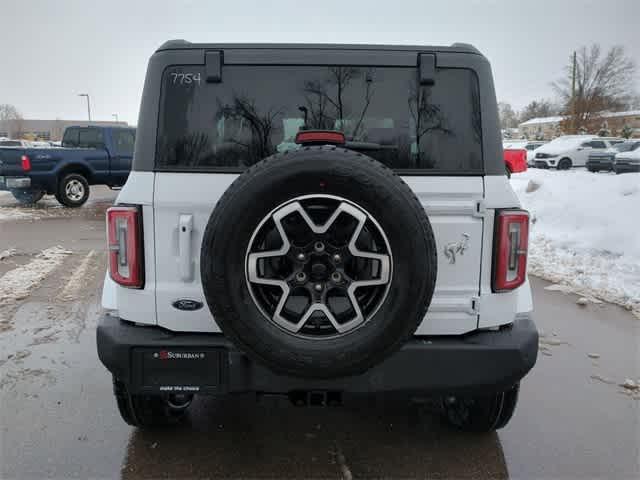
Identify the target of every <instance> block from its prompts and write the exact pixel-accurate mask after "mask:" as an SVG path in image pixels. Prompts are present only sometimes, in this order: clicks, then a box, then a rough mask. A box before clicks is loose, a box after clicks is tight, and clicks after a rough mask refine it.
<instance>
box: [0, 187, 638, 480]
mask: <svg viewBox="0 0 640 480" xmlns="http://www.w3.org/2000/svg"><path fill="white" fill-rule="evenodd" d="M114 198H115V193H114V192H111V191H110V190H108V189H106V188H93V189H92V196H91V198H90V200H89V202H88V203H87V204H86V205H85V206H84V207H83V208H80V209H65V208H61V207H59V205H58V204H57V202H55V200H53V199H51V198H49V197H47V198H46V199H45V200H44V201H42V202H40V204H39V205H38V207H37V208H24V207H19V206H18V205H17V204H16V203H15V201H14V199H13V197H11V196H10V195H8V194H6V193H1V194H0V291H2V293H3V295H2V296H1V297H0V332H1V333H0V403H1V409H0V412H1V413H0V415H1V419H0V424H1V425H2V432H1V433H0V439H1V440H2V441H1V457H0V463H1V465H2V470H1V472H0V476H1V477H2V478H42V477H55V478H69V477H79V478H87V477H93V478H107V477H108V478H112V477H118V476H122V477H125V478H158V477H167V478H176V477H191V478H196V477H198V478H206V477H297V478H300V477H327V478H362V477H371V476H375V477H434V478H445V477H446V478H461V477H466V478H507V477H512V478H542V477H544V478H558V477H564V478H566V477H574V478H575V477H580V478H584V477H590V478H591V477H605V478H638V476H639V475H640V466H639V447H640V436H639V433H638V432H640V420H639V419H640V395H639V393H638V390H631V389H627V388H624V387H622V386H621V385H620V384H622V383H623V382H624V381H625V379H632V380H634V381H638V379H639V377H640V349H639V347H638V345H640V321H639V320H638V319H637V318H635V317H634V316H633V315H632V314H631V313H629V312H628V311H626V310H624V309H622V308H620V307H617V306H613V305H608V304H604V303H602V304H595V303H590V304H588V305H586V306H580V305H577V304H576V299H577V297H576V296H574V295H571V294H565V293H562V292H558V291H551V290H546V289H545V287H546V286H548V285H549V284H548V283H547V282H545V281H543V280H540V279H537V278H532V279H531V282H532V287H533V295H534V306H535V320H536V322H537V324H538V327H539V328H540V330H541V340H540V355H539V360H538V364H537V365H536V367H535V368H534V370H533V371H532V373H531V375H529V376H527V377H526V378H525V379H524V382H523V384H522V391H521V400H520V403H519V406H518V409H517V410H516V414H515V418H514V420H513V421H512V422H511V423H510V424H509V425H508V426H507V427H506V428H505V429H503V430H501V431H499V432H498V433H497V434H485V435H469V434H462V433H458V432H456V431H453V430H451V429H450V428H448V427H446V426H445V425H443V424H441V423H440V421H439V419H438V418H437V416H434V415H433V414H431V413H429V412H428V411H423V410H422V409H420V408H417V407H416V408H412V409H410V410H409V411H407V410H406V409H402V408H399V407H398V405H394V404H393V403H391V402H388V403H384V402H378V403H376V404H367V405H361V406H357V407H349V408H334V409H332V408H329V409H320V408H313V407H312V408H302V409H301V408H294V407H291V406H287V405H272V404H271V403H261V404H256V403H255V402H253V401H252V399H249V398H240V399H238V400H237V401H236V400H232V401H226V402H218V401H216V400H215V399H210V398H202V399H196V402H195V404H194V405H193V407H192V410H191V411H190V419H189V420H188V421H187V422H186V424H185V425H184V426H181V427H179V428H178V429H172V430H154V431H145V432H143V431H139V430H136V429H132V428H131V427H128V426H127V425H125V424H124V422H122V420H121V419H120V416H119V415H118V413H117V410H116V405H115V402H114V399H113V396H112V391H111V388H112V387H111V380H110V377H109V375H108V372H107V371H106V370H105V369H104V367H103V366H102V365H101V364H100V362H99V360H98V358H97V355H96V348H95V326H96V322H97V318H98V315H99V313H100V293H101V285H102V279H103V276H104V272H105V259H106V254H105V242H104V212H105V210H106V208H107V207H108V206H109V205H110V204H111V202H112V201H113V199H114ZM9 282H14V283H11V284H10V283H9ZM16 282H17V283H16ZM16 284H19V285H20V288H19V289H16V288H11V295H9V294H8V293H7V292H9V288H7V287H6V286H7V285H16ZM3 285H5V286H4V287H3ZM3 288H5V290H6V291H4V290H2V289H3ZM425 368H428V366H425Z"/></svg>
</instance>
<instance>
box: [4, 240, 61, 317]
mask: <svg viewBox="0 0 640 480" xmlns="http://www.w3.org/2000/svg"><path fill="white" fill-rule="evenodd" d="M71 253H72V252H71V251H69V250H67V249H65V248H63V247H61V246H56V247H50V248H47V249H46V250H43V251H42V252H40V253H39V254H38V255H36V257H35V258H34V259H33V260H31V261H30V262H29V263H27V264H26V265H22V266H20V267H17V268H14V269H13V270H9V271H8V272H7V273H5V274H4V275H3V276H2V277H0V307H1V306H5V305H10V304H12V303H15V302H16V301H18V300H21V299H23V298H26V297H28V296H29V294H30V293H31V291H32V290H33V289H35V288H36V287H38V285H40V284H41V283H42V281H43V280H44V279H45V278H46V277H47V275H49V274H50V273H51V272H52V271H53V270H54V269H55V268H56V267H58V266H59V265H60V264H61V263H62V262H63V261H64V259H65V258H66V257H67V256H68V255H71Z"/></svg>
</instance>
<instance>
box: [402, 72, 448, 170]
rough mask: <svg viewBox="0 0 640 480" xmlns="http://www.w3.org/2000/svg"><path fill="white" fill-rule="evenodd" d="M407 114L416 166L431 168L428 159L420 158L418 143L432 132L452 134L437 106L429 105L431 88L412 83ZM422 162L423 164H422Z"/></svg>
mask: <svg viewBox="0 0 640 480" xmlns="http://www.w3.org/2000/svg"><path fill="white" fill-rule="evenodd" d="M408 102H409V114H410V115H411V118H412V120H413V127H414V136H415V142H416V146H417V149H418V154H417V158H416V164H417V165H422V163H425V165H424V166H425V167H428V168H430V167H433V164H432V161H431V159H429V158H424V159H423V158H422V157H423V155H422V149H421V145H420V142H421V140H422V137H424V136H425V135H427V134H429V133H432V132H440V133H442V134H444V135H451V134H452V132H451V130H450V129H449V128H447V126H446V125H445V119H444V115H443V113H442V110H441V108H440V106H439V105H436V104H434V103H431V88H429V87H426V86H423V85H420V82H419V81H416V82H412V84H411V85H410V90H409V99H408ZM423 160H424V162H423Z"/></svg>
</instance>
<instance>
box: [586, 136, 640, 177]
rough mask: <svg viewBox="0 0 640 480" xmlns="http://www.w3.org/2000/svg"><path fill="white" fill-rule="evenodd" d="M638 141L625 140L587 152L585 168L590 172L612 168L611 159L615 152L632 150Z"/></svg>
mask: <svg viewBox="0 0 640 480" xmlns="http://www.w3.org/2000/svg"><path fill="white" fill-rule="evenodd" d="M638 143H640V141H638V140H636V141H625V142H621V143H617V144H615V145H613V146H612V147H611V148H607V149H606V150H602V151H595V150H594V151H593V152H592V153H590V154H589V159H588V160H587V165H586V167H587V170H589V171H590V172H599V171H600V170H607V171H612V170H613V159H614V157H615V156H616V154H618V153H621V152H628V151H630V150H634V149H635V148H636V146H637V144H638Z"/></svg>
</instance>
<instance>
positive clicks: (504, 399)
mask: <svg viewBox="0 0 640 480" xmlns="http://www.w3.org/2000/svg"><path fill="white" fill-rule="evenodd" d="M502 158H503V155H502V143H501V139H500V128H499V124H498V113H497V108H496V99H495V93H494V87H493V80H492V75H491V69H490V66H489V62H488V61H487V59H486V58H485V57H484V56H483V55H481V54H480V52H478V51H477V50H476V49H475V48H474V47H472V46H470V45H465V44H454V45H452V46H450V47H427V46H424V47H420V46H410V47H404V46H377V45H371V46H365V45H269V44H259V45H249V44H192V43H189V42H185V41H182V40H176V41H170V42H167V43H166V44H164V45H163V46H161V47H160V48H159V49H158V51H156V52H155V54H154V55H153V56H152V57H151V60H150V63H149V67H148V71H147V76H146V81H145V85H144V93H143V96H142V105H141V109H140V118H139V122H138V134H137V137H136V143H135V152H134V159H133V166H132V172H131V175H130V176H129V179H128V181H127V183H126V185H125V186H124V188H123V189H122V191H121V192H120V194H119V195H118V198H117V201H116V204H115V206H114V207H112V208H110V209H109V210H108V212H107V230H108V254H109V273H108V275H107V277H106V279H105V286H104V292H103V300H102V301H103V306H104V308H105V312H106V313H105V314H104V316H103V318H102V319H101V321H100V323H99V326H98V330H97V342H98V354H99V356H100V359H101V361H102V363H104V365H105V366H106V367H107V369H108V370H109V371H110V372H111V374H112V376H113V382H114V392H115V397H116V400H117V405H118V407H119V410H120V413H121V414H122V417H123V418H124V420H125V421H126V422H128V423H129V424H132V425H136V426H141V427H144V426H153V425H158V424H166V423H173V422H176V421H178V420H180V419H181V418H182V417H184V415H185V414H188V407H189V404H190V403H191V401H192V399H193V397H194V395H233V394H238V393H244V394H256V396H259V395H261V394H273V395H278V394H281V395H283V396H288V397H289V398H291V399H293V400H295V403H297V404H313V405H325V404H336V403H340V402H341V401H342V400H343V399H344V398H348V397H349V398H350V397H351V396H357V395H358V394H362V395H373V394H378V395H385V394H394V395H398V394H406V396H407V398H429V399H435V402H433V403H434V404H436V405H439V407H438V408H439V409H440V411H441V413H442V415H443V418H444V419H445V420H446V421H448V422H450V423H451V424H453V425H454V426H456V427H458V428H461V429H464V430H473V431H479V430H480V431H487V430H493V429H496V428H500V427H502V426H504V425H505V424H506V423H507V422H508V421H509V419H510V418H511V416H512V414H513V412H514V409H515V405H516V402H517V397H518V390H519V382H520V380H521V379H522V377H524V376H525V375H526V374H527V372H529V370H530V369H531V368H532V367H533V365H534V364H535V361H536V356H537V350H538V333H537V330H536V327H535V325H534V323H533V321H532V319H531V311H532V300H531V292H530V288H529V284H528V281H527V274H526V269H527V242H528V228H529V216H528V214H527V212H526V211H523V210H522V209H521V208H520V204H519V202H518V198H517V197H516V195H515V194H514V191H513V190H512V188H511V186H510V184H509V181H508V180H507V178H506V176H505V170H504V164H503V160H502Z"/></svg>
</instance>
